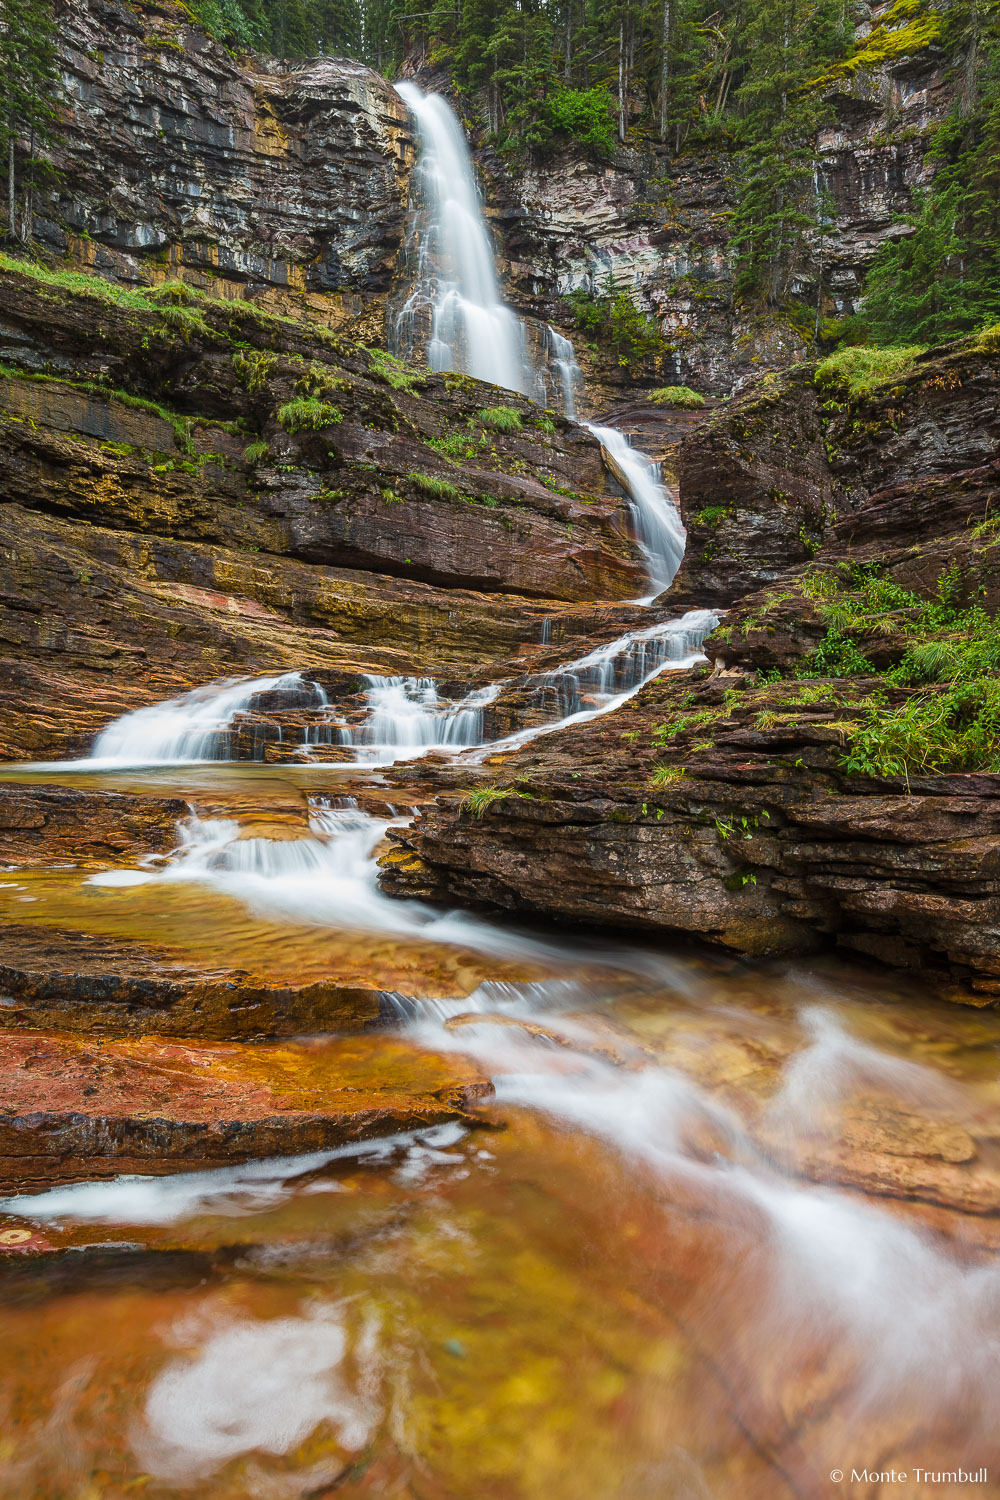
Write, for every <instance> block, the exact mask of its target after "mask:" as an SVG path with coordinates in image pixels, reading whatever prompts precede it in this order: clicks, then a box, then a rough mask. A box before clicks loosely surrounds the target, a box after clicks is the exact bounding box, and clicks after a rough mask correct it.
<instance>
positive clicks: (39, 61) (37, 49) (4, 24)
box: [0, 0, 59, 240]
mask: <svg viewBox="0 0 1000 1500" xmlns="http://www.w3.org/2000/svg"><path fill="white" fill-rule="evenodd" d="M58 78H59V71H58V68H57V65H56V50H55V17H54V15H53V12H52V5H51V0H4V3H3V9H2V11H0V97H2V99H3V101H4V104H3V114H2V116H0V151H2V159H3V162H4V167H5V170H6V175H7V232H8V234H10V235H11V236H12V238H14V239H20V240H26V239H28V238H29V237H30V234H31V224H32V217H33V212H34V193H35V189H36V187H37V186H38V185H39V184H40V182H41V180H42V179H43V178H44V177H46V176H48V177H51V176H52V175H53V169H52V167H51V164H50V163H49V161H48V158H47V156H46V154H45V153H46V149H47V148H48V147H50V146H51V145H52V144H53V143H54V141H55V139H56V135H57V128H56V125H57V110H56V102H55V101H56V99H57V97H58ZM19 189H20V199H21V212H20V214H18V194H19Z"/></svg>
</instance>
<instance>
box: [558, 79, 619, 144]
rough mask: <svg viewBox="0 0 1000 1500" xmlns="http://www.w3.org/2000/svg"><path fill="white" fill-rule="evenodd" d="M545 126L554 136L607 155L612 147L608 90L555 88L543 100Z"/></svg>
mask: <svg viewBox="0 0 1000 1500" xmlns="http://www.w3.org/2000/svg"><path fill="white" fill-rule="evenodd" d="M545 115H546V124H547V125H548V127H549V129H550V130H551V131H553V132H554V133H556V134H559V135H564V136H568V137H569V139H570V140H572V141H575V142H576V143H577V144H578V145H580V146H583V147H585V149H586V150H588V151H596V152H598V153H600V154H601V155H602V156H610V154H611V152H612V151H613V150H614V147H615V106H614V100H613V99H612V97H611V94H610V91H609V90H608V89H607V88H606V87H605V86H604V85H603V84H597V85H596V86H595V87H594V88H591V89H568V88H563V87H557V88H556V89H555V90H553V92H552V93H551V94H550V95H549V97H548V98H547V99H546V101H545Z"/></svg>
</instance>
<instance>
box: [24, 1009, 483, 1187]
mask: <svg viewBox="0 0 1000 1500" xmlns="http://www.w3.org/2000/svg"><path fill="white" fill-rule="evenodd" d="M374 1045H375V1044H374V1043H366V1042H364V1041H363V1040H361V1039H357V1040H353V1041H351V1040H345V1041H340V1042H335V1041H328V1042H325V1043H321V1044H314V1045H312V1046H310V1045H309V1044H304V1045H299V1046H298V1047H295V1046H291V1045H290V1046H286V1047H284V1048H281V1047H270V1048H257V1049H253V1050H250V1049H245V1048H244V1049H242V1050H241V1049H239V1048H237V1047H210V1046H199V1045H197V1044H193V1043H190V1042H188V1043H185V1044H182V1043H179V1042H161V1041H158V1040H156V1039H155V1038H146V1039H144V1040H142V1041H135V1042H127V1041H125V1042H110V1041H92V1040H86V1041H84V1040H80V1039H77V1038H75V1037H64V1036H60V1035H59V1034H58V1033H55V1034H51V1035H47V1034H45V1033H41V1032H39V1033H36V1034H32V1035H27V1034H25V1035H16V1034H12V1033H10V1032H4V1033H0V1056H2V1058H3V1068H2V1073H3V1078H4V1082H3V1084H2V1085H0V1186H2V1187H4V1188H7V1189H8V1190H9V1189H10V1188H12V1187H16V1188H19V1189H23V1188H24V1187H25V1186H42V1185H48V1184H51V1183H58V1182H67V1181H72V1180H73V1179H74V1178H79V1177H88V1178H93V1177H112V1176H116V1175H117V1174H118V1173H120V1172H143V1173H160V1174H163V1173H168V1172H176V1171H178V1170H181V1169H183V1168H184V1167H194V1166H197V1167H199V1168H204V1167H212V1166H224V1165H225V1164H226V1163H230V1162H238V1161H247V1160H248V1159H250V1158H253V1157H262V1156H280V1155H287V1154H289V1153H291V1152H296V1151H317V1150H324V1149H328V1148H330V1147H332V1146H339V1145H346V1144H347V1143H349V1142H351V1141H357V1140H361V1139H364V1138H366V1137H368V1136H372V1135H378V1134H383V1135H384V1134H391V1133H393V1132H394V1131H398V1130H407V1129H412V1128H415V1127H417V1126H421V1125H434V1124H438V1123H440V1122H442V1121H444V1120H454V1119H461V1118H464V1117H465V1116H466V1113H467V1110H468V1108H469V1106H470V1105H471V1104H473V1103H474V1101H475V1100H476V1099H478V1098H481V1097H483V1096H484V1095H486V1094H488V1093H489V1091H490V1085H489V1083H488V1082H487V1081H486V1080H485V1079H482V1078H481V1077H479V1076H478V1075H477V1074H476V1073H475V1071H474V1070H473V1069H472V1068H470V1067H469V1066H468V1065H467V1064H463V1063H462V1061H461V1060H459V1059H456V1060H452V1059H450V1058H449V1059H444V1058H436V1057H434V1056H433V1054H429V1053H419V1054H415V1053H414V1052H412V1051H411V1050H409V1049H407V1048H404V1047H403V1046H401V1045H399V1044H396V1046H395V1048H394V1047H393V1044H392V1043H389V1042H382V1041H381V1040H380V1041H379V1043H378V1044H377V1045H378V1047H379V1052H380V1057H379V1079H380V1082H379V1083H378V1084H373V1082H372V1069H373V1057H372V1047H373V1046H374Z"/></svg>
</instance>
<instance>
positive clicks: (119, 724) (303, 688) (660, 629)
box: [31, 609, 718, 771]
mask: <svg viewBox="0 0 1000 1500" xmlns="http://www.w3.org/2000/svg"><path fill="white" fill-rule="evenodd" d="M717 624H718V616H717V615H714V614H713V613H712V612H711V611H710V610H704V609H702V610H689V611H688V612H687V614H685V615H683V616H682V617H681V618H680V619H678V620H666V621H663V622H662V623H660V624H658V625H650V626H648V627H647V628H646V629H645V630H638V631H630V632H628V633H627V634H625V635H622V636H619V637H618V639H617V640H614V641H611V642H609V643H608V645H606V646H599V647H597V648H596V649H595V650H594V651H591V652H590V653H589V654H588V655H587V656H582V657H580V658H579V659H577V660H576V661H571V662H568V663H567V665H566V666H565V667H559V668H557V669H556V670H555V671H553V672H549V673H546V674H545V675H544V676H543V677H542V678H541V679H540V681H539V683H538V686H537V688H536V690H535V691H536V695H537V699H538V702H539V704H540V705H545V706H548V705H549V704H551V707H552V715H553V716H552V720H551V721H550V722H548V723H545V724H541V725H535V726H533V727H531V728H529V729H524V730H521V731H519V732H518V733H517V734H515V735H511V736H507V737H506V738H505V739H503V740H497V741H490V740H488V739H487V737H486V730H485V710H486V709H487V708H488V707H489V705H490V704H491V703H493V702H494V701H495V700H496V698H497V697H498V696H499V694H500V692H501V691H502V689H503V687H504V686H505V684H504V683H503V682H498V683H497V682H494V683H489V684H487V685H486V686H485V687H480V688H475V689H474V690H473V691H472V692H470V693H468V694H467V695H466V696H465V697H464V698H461V699H459V700H458V701H457V702H456V701H453V700H451V699H448V698H443V697H441V695H440V693H439V692H438V687H437V683H436V682H435V680H434V678H432V677H377V676H369V677H367V678H366V679H365V680H366V682H367V684H368V686H367V690H366V693H365V699H366V709H367V712H366V717H365V718H364V720H363V721H362V723H361V724H360V725H359V726H356V727H355V728H353V729H351V728H348V727H347V726H346V725H345V724H344V722H343V718H342V713H343V709H342V706H339V705H335V704H330V703H329V702H328V700H327V696H326V694H325V692H324V691H323V689H322V688H321V687H320V686H319V685H318V684H317V683H314V682H310V681H308V679H306V678H305V677H304V676H303V675H302V673H301V672H286V673H283V674H281V675H280V676H275V677H255V678H247V679H241V680H235V679H228V680H227V681H225V682H221V683H212V684H209V685H208V686H206V687H201V688H196V689H195V690H194V691H193V692H190V693H185V694H183V696H181V697H179V698H172V699H170V700H169V701H168V702H165V703H154V704H151V705H150V706H149V707H148V708H140V709H136V710H135V711H134V712H132V713H130V714H125V715H123V716H122V718H120V719H116V720H115V721H114V723H112V724H110V725H109V726H108V728H107V729H105V730H103V731H102V732H101V734H100V735H98V737H97V740H96V742H95V744H94V749H93V752H92V754H91V755H90V756H89V757H87V758H86V759H84V760H78V761H58V762H35V763H33V764H32V766H31V769H33V770H37V771H44V770H52V769H60V768H62V769H68V768H70V767H71V768H72V769H73V770H75V771H103V770H109V769H125V768H128V767H136V768H137V767H142V766H162V765H184V764H192V763H199V762H206V761H221V760H227V759H229V758H230V757H231V755H232V749H233V744H232V730H233V725H234V721H235V720H236V718H237V716H238V715H239V714H241V713H245V712H248V711H251V710H252V709H254V708H256V709H258V710H260V709H263V708H264V707H267V708H268V709H269V710H270V711H273V705H263V704H261V702H260V700H261V698H263V697H266V696H267V695H275V694H277V695H280V697H282V698H284V699H286V700H290V701H288V702H286V704H285V705H283V706H288V707H293V708H296V709H298V708H310V709H317V710H324V711H325V716H326V717H325V719H324V721H323V722H321V723H311V724H309V725H307V726H305V727H304V728H303V730H302V739H301V745H302V748H303V749H308V747H310V746H312V745H317V744H320V743H329V741H330V737H331V736H336V741H337V743H339V744H342V745H344V746H345V747H349V748H352V749H353V750H354V751H355V758H354V761H353V764H355V765H362V766H364V765H367V766H389V765H393V764H394V763H396V762H397V761H404V760H415V759H417V758H418V757H419V756H421V755H426V753H427V752H428V751H429V750H433V749H442V750H452V751H455V752H460V751H462V750H475V749H484V748H489V747H490V746H491V745H494V746H497V747H500V746H502V747H504V748H510V747H513V746H516V745H522V744H527V743H528V741H529V740H532V739H534V738H536V736H538V735H540V734H551V733H552V732H553V731H554V730H556V729H560V728H564V727H566V726H568V725H570V724H575V723H581V722H586V720H587V719H591V718H596V717H597V716H598V715H599V714H605V713H611V712H613V711H614V709H616V708H619V707H621V705H622V704H623V703H625V702H627V701H628V699H629V698H631V697H633V696H634V694H635V693H637V692H638V691H639V689H640V688H641V687H642V686H643V685H644V684H645V683H647V682H649V681H650V679H651V678H653V677H655V676H656V675H657V673H658V672H661V671H664V670H675V671H681V670H683V669H685V668H687V667H690V666H693V665H694V664H695V663H697V662H699V661H703V660H704V657H703V656H702V655H701V652H700V646H701V643H702V641H703V640H704V639H705V636H706V635H708V633H709V631H711V630H713V629H714V628H715V626H716V625H717ZM584 697H586V698H587V699H588V703H589V707H586V708H584V706H583V699H584ZM274 732H275V731H274V730H271V729H269V728H267V727H265V726H262V727H261V728H260V729H255V731H254V736H253V742H252V744H251V752H252V753H251V755H250V757H248V758H250V759H258V758H262V756H263V751H264V747H265V744H266V743H267V742H268V740H269V738H270V737H271V735H272V734H273V733H274ZM277 734H278V736H279V737H280V734H281V729H280V724H279V725H278V726H277Z"/></svg>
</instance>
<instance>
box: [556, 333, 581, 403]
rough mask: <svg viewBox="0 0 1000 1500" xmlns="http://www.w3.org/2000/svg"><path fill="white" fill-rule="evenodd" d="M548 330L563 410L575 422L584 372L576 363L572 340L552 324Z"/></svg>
mask: <svg viewBox="0 0 1000 1500" xmlns="http://www.w3.org/2000/svg"><path fill="white" fill-rule="evenodd" d="M548 330H549V356H550V358H551V361H552V365H553V368H554V369H555V372H556V375H557V376H558V378H559V392H560V395H561V396H562V409H563V411H564V412H565V413H566V415H567V417H569V418H570V419H571V420H572V421H575V420H576V392H577V387H578V386H580V385H582V384H583V371H582V370H581V369H580V366H579V365H578V364H577V362H576V350H575V349H574V348H573V343H572V340H571V339H568V338H566V337H565V336H564V335H563V334H561V333H559V332H558V330H557V329H555V328H553V327H552V324H551V323H549V325H548Z"/></svg>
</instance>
